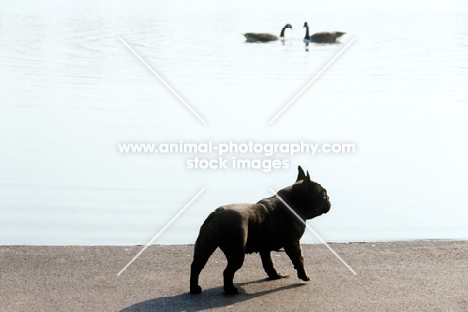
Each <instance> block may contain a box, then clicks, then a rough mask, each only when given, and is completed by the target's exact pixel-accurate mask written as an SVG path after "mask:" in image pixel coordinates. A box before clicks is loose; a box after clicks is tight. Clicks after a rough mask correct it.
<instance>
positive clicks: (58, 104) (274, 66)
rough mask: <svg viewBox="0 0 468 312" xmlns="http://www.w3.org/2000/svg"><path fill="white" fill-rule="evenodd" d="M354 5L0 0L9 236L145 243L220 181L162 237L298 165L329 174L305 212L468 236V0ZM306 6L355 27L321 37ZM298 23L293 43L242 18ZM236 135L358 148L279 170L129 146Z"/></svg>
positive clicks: (274, 182)
mask: <svg viewBox="0 0 468 312" xmlns="http://www.w3.org/2000/svg"><path fill="white" fill-rule="evenodd" d="M352 5H353V6H351V4H350V3H349V2H347V1H338V2H336V1H335V2H333V3H323V2H318V1H317V2H310V1H307V2H302V1H287V2H282V1H258V2H257V1H256V2H254V3H252V2H250V1H246V0H241V1H233V2H226V1H204V2H203V3H202V4H200V3H192V2H190V1H181V2H177V3H174V2H173V1H159V0H158V1H140V2H138V3H137V4H129V3H128V2H119V1H102V2H98V3H96V2H94V1H80V2H79V3H78V2H72V1H63V2H58V1H45V2H40V3H34V2H32V3H31V2H27V1H15V2H12V1H9V2H8V1H0V39H1V40H0V244H40V245H75V244H76V245H94V244H105V245H114V244H115V245H126V244H146V243H147V242H149V241H150V240H151V239H152V238H153V237H154V236H155V235H156V233H158V232H159V231H160V230H161V229H162V228H163V227H164V226H165V225H166V224H167V223H168V222H169V221H170V220H171V219H172V218H173V217H174V216H175V215H176V214H177V213H178V212H179V211H180V210H181V209H182V208H183V207H184V206H185V205H186V204H187V203H188V202H189V201H190V200H191V199H192V198H193V197H194V196H195V195H196V194H197V193H198V192H199V191H200V190H201V189H202V188H206V190H205V191H204V192H203V193H202V194H201V195H200V197H198V198H197V199H196V200H195V201H194V202H193V203H192V204H191V205H190V206H189V208H187V210H186V211H185V212H184V213H183V214H182V215H181V216H180V217H179V218H178V219H177V220H176V221H175V222H174V223H173V224H172V225H171V226H170V227H169V228H168V229H167V230H166V231H165V232H164V233H163V234H162V235H161V236H160V237H158V239H157V240H156V241H155V243H162V244H178V243H193V242H194V241H195V239H196V236H197V234H198V229H199V227H200V225H201V224H202V223H203V220H204V219H205V218H206V216H207V215H208V214H209V212H211V211H212V210H214V209H215V208H216V207H218V206H220V205H223V204H227V203H233V202H256V201H258V200H259V199H261V198H263V197H267V196H271V195H272V194H271V193H270V191H269V188H273V189H275V190H278V189H280V188H282V187H285V186H287V185H290V184H292V183H293V182H294V181H295V178H296V176H297V169H296V168H297V166H298V165H302V166H303V167H304V168H305V169H307V170H309V172H310V174H311V177H312V179H313V180H316V181H318V182H320V183H321V184H322V185H323V186H324V187H325V188H326V189H327V190H328V193H329V196H330V199H331V202H332V209H331V210H330V212H329V213H328V214H326V215H323V216H321V217H319V218H316V219H314V220H310V221H308V223H309V224H310V225H311V226H312V227H313V228H314V229H315V230H316V231H317V232H318V233H319V234H320V235H321V236H322V237H323V238H324V239H325V240H327V241H340V242H343V241H346V242H347V241H382V240H414V239H468V209H467V204H466V195H465V194H466V187H467V183H466V177H467V176H468V165H467V159H468V145H467V143H466V142H467V140H466V135H467V133H468V117H467V116H468V114H467V112H468V88H467V86H468V24H467V20H468V2H466V1H444V2H443V3H437V2H434V3H432V4H428V3H427V2H425V5H420V4H418V3H416V2H415V3H414V4H412V3H410V4H408V3H407V2H406V1H396V2H395V1H389V2H388V3H386V4H385V3H374V2H372V1H357V2H353V3H352ZM305 21H308V23H309V25H310V28H311V32H315V31H321V30H339V31H346V32H347V34H346V35H344V36H343V37H342V38H341V40H340V43H337V44H331V45H323V44H310V45H309V46H308V47H306V46H305V44H304V43H303V42H302V38H303V37H304V34H305V30H304V29H303V28H302V25H303V24H304V22H305ZM286 23H291V24H292V26H293V30H290V29H287V30H286V40H285V41H284V42H280V41H276V42H271V43H265V44H261V43H246V42H245V39H244V37H243V36H242V35H241V33H243V32H252V31H268V32H273V33H276V34H279V32H280V30H281V27H283V26H284V25H285V24H286ZM119 37H121V38H122V39H123V40H124V41H126V42H127V43H128V44H129V45H130V46H131V47H133V48H134V49H135V51H136V52H137V53H138V54H139V55H141V57H142V58H143V59H144V60H145V61H146V62H147V63H148V64H149V65H150V66H151V67H152V68H153V69H154V70H155V72H157V73H158V74H159V75H160V76H161V77H162V78H163V79H164V80H165V81H166V82H167V83H168V84H169V85H170V86H171V87H172V88H173V90H174V91H175V92H177V94H179V95H180V96H181V97H182V98H183V99H184V100H185V101H186V102H187V103H188V104H189V105H190V106H191V107H193V109H194V110H195V111H196V112H197V113H198V114H199V115H200V116H201V117H202V118H203V119H204V120H205V121H206V123H207V124H206V125H204V124H203V123H202V122H200V120H199V119H198V118H197V117H195V116H194V115H193V114H192V113H191V112H190V111H189V110H188V109H187V108H186V107H185V106H184V104H182V103H181V102H180V101H179V99H178V98H177V97H176V96H175V95H174V94H173V93H171V92H170V91H169V90H168V89H167V88H166V86H164V84H163V83H162V82H161V81H159V80H158V79H157V78H156V77H155V76H154V75H153V73H151V71H150V70H148V69H147V68H146V67H145V66H144V65H143V64H142V63H141V62H140V60H138V59H137V57H136V56H135V55H133V54H132V53H131V52H130V51H129V50H128V49H127V48H126V47H125V45H124V44H123V43H122V42H121V41H120V40H119ZM353 38H356V39H355V41H354V42H353V43H352V44H351V45H350V46H349V47H348V49H347V50H346V51H344V52H343V53H342V54H341V55H340V56H339V57H338V58H337V59H336V61H335V62H334V63H333V64H332V65H331V66H329V67H328V68H327V70H326V71H324V72H323V74H322V75H321V76H320V77H319V78H318V79H317V80H316V81H315V82H314V83H312V84H311V85H310V87H309V88H307V89H306V91H305V92H303V93H302V94H301V95H300V96H299V97H298V98H297V100H296V101H295V102H293V103H292V105H290V106H289V107H288V109H287V110H286V111H285V112H284V113H283V114H282V115H280V117H278V118H277V119H276V120H275V121H274V122H273V123H272V124H270V125H269V124H268V122H269V121H270V120H271V119H272V118H273V117H274V116H275V115H276V114H277V113H278V112H279V111H280V110H281V109H282V108H283V107H284V106H285V105H286V103H288V102H289V101H290V100H291V99H292V98H293V97H294V96H295V95H296V94H297V93H298V92H299V91H300V90H301V89H302V88H303V87H304V86H305V85H306V84H307V83H308V82H309V81H311V79H312V78H313V77H314V76H315V75H316V74H317V73H318V72H319V71H320V70H321V69H322V68H323V67H324V66H325V65H326V64H327V63H328V62H329V61H330V60H331V59H332V58H333V57H335V56H336V55H337V54H338V53H339V52H340V51H341V50H342V49H343V48H344V47H345V45H346V44H347V43H349V42H350V41H351V40H352V39H353ZM231 140H232V141H235V142H239V143H241V142H249V141H253V142H260V143H268V142H278V143H282V142H289V143H297V142H300V141H307V142H311V143H337V142H338V143H353V144H355V146H356V152H355V153H352V154H334V155H332V154H317V155H315V156H311V155H304V154H301V155H294V156H289V155H275V156H273V157H270V158H274V159H282V160H287V161H288V163H289V168H288V169H277V170H272V171H271V172H269V173H266V172H263V171H262V170H258V169H257V170H253V169H252V170H234V169H232V168H229V169H224V170H189V169H187V167H186V161H187V159H190V158H193V157H195V156H200V157H204V156H203V155H188V154H170V155H169V154H121V153H119V149H118V144H119V143H162V142H165V143H170V142H175V143H177V142H180V141H183V142H207V141H213V142H218V143H219V142H229V141H231ZM215 156H216V155H214V156H213V158H216V157H215ZM226 157H238V158H242V157H243V156H242V155H226ZM249 157H254V158H255V157H257V158H262V159H263V158H268V157H264V156H263V155H260V156H258V155H257V156H255V155H250V156H249ZM302 241H303V242H318V240H317V239H316V238H315V237H314V236H313V235H312V234H311V233H309V232H306V234H305V235H304V237H303V239H302Z"/></svg>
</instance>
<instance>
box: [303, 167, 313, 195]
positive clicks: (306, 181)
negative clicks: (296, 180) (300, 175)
mask: <svg viewBox="0 0 468 312" xmlns="http://www.w3.org/2000/svg"><path fill="white" fill-rule="evenodd" d="M302 184H303V185H304V187H305V189H306V191H310V190H311V189H312V180H311V179H310V175H309V171H307V175H306V176H305V178H304V181H303V182H302Z"/></svg>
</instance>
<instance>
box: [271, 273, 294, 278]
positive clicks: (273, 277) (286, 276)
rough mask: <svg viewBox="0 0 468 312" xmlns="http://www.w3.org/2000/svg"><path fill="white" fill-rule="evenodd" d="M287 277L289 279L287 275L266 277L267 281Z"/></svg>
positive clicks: (278, 274)
mask: <svg viewBox="0 0 468 312" xmlns="http://www.w3.org/2000/svg"><path fill="white" fill-rule="evenodd" d="M288 277H289V275H281V274H280V273H276V274H271V275H268V279H269V280H278V279H281V278H288Z"/></svg>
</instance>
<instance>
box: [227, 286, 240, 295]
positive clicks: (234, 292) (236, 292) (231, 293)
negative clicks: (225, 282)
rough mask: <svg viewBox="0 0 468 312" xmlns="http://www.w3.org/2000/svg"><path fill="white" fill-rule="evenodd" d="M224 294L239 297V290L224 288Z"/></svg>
mask: <svg viewBox="0 0 468 312" xmlns="http://www.w3.org/2000/svg"><path fill="white" fill-rule="evenodd" d="M224 293H225V294H226V295H237V294H238V293H239V290H237V288H236V287H234V286H232V287H224Z"/></svg>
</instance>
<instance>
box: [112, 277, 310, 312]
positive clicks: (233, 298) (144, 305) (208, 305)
mask: <svg viewBox="0 0 468 312" xmlns="http://www.w3.org/2000/svg"><path fill="white" fill-rule="evenodd" d="M267 281H269V280H268V279H261V280H257V281H252V282H247V283H238V284H236V286H237V288H238V289H239V294H237V295H225V294H224V293H223V287H216V288H210V289H206V290H203V292H202V293H201V294H200V295H191V294H190V293H184V294H180V295H176V296H171V297H160V298H154V299H151V300H147V301H143V302H140V303H136V304H134V305H131V306H129V307H127V308H125V309H123V310H121V312H137V311H138V312H140V311H141V312H146V311H173V312H182V311H203V310H208V309H214V308H221V307H227V306H230V305H233V304H235V303H238V302H242V301H246V300H250V299H253V298H256V297H261V296H265V295H268V294H271V293H275V292H278V291H283V290H287V289H293V288H297V287H301V286H305V285H307V284H306V283H296V284H291V285H287V286H281V287H278V288H274V289H269V290H264V291H260V292H257V293H253V294H247V293H246V292H245V290H244V289H243V288H242V286H243V285H247V284H256V283H263V282H267Z"/></svg>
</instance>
